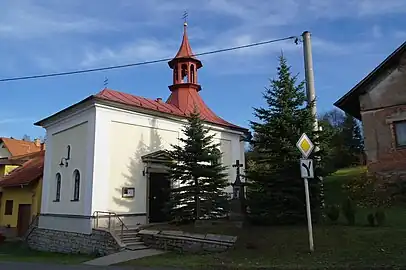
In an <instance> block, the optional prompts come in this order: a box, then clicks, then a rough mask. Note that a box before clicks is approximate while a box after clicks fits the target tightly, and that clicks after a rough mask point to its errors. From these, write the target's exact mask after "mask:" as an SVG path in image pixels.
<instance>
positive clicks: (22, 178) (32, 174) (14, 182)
mask: <svg viewBox="0 0 406 270" xmlns="http://www.w3.org/2000/svg"><path fill="white" fill-rule="evenodd" d="M44 157H45V151H40V152H38V153H37V154H36V155H35V156H33V158H32V159H30V160H28V161H26V162H25V163H24V164H23V165H22V166H21V167H18V168H16V169H14V170H13V171H12V172H11V173H10V174H8V175H6V176H4V177H2V178H0V187H13V186H21V185H28V184H30V183H32V182H33V181H36V180H38V179H39V178H41V177H42V175H43V171H44Z"/></svg>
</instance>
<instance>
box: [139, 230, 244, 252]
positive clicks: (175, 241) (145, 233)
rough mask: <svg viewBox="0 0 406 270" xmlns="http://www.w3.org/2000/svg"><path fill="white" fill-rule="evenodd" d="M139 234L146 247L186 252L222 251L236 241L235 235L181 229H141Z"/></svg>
mask: <svg viewBox="0 0 406 270" xmlns="http://www.w3.org/2000/svg"><path fill="white" fill-rule="evenodd" d="M139 236H140V237H141V240H142V241H143V242H144V244H145V245H146V246H148V247H151V248H155V249H163V250H170V251H176V252H188V253H213V252H223V251H226V250H228V249H230V248H232V247H233V246H234V243H235V242H236V241H237V237H236V236H230V235H216V234H194V233H186V232H182V231H154V230H142V231H140V232H139Z"/></svg>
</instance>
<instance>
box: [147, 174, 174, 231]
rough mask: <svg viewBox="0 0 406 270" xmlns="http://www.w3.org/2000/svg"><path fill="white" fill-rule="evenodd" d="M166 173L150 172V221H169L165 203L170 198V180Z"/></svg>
mask: <svg viewBox="0 0 406 270" xmlns="http://www.w3.org/2000/svg"><path fill="white" fill-rule="evenodd" d="M167 176H168V175H167V174H165V173H150V174H149V222H151V223H152V222H164V221H167V215H166V214H165V212H164V207H165V204H166V203H167V202H168V200H169V194H170V186H171V185H170V182H169V180H168V177H167Z"/></svg>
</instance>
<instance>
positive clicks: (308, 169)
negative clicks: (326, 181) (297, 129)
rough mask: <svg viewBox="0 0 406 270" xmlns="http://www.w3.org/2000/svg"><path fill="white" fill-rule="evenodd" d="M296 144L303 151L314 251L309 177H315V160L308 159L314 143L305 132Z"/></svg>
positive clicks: (310, 237) (301, 169)
mask: <svg viewBox="0 0 406 270" xmlns="http://www.w3.org/2000/svg"><path fill="white" fill-rule="evenodd" d="M296 146H297V148H298V149H299V150H300V152H301V153H302V158H301V159H300V174H301V177H302V178H303V181H304V187H305V197H306V216H307V229H308V232H309V247H310V252H313V251H314V242H313V226H312V214H311V208H310V192H309V181H308V179H310V178H314V170H313V160H312V159H308V157H309V155H310V154H311V153H312V151H313V148H314V145H313V143H312V141H311V140H310V139H309V137H307V135H306V134H305V133H303V134H302V136H301V137H300V139H299V140H298V141H297V143H296Z"/></svg>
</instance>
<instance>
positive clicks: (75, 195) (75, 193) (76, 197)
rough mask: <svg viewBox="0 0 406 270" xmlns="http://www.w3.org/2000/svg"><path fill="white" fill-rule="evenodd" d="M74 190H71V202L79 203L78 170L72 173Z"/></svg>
mask: <svg viewBox="0 0 406 270" xmlns="http://www.w3.org/2000/svg"><path fill="white" fill-rule="evenodd" d="M73 180H74V188H73V200H72V201H79V191H80V173H79V171H78V170H75V171H74V172H73Z"/></svg>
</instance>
